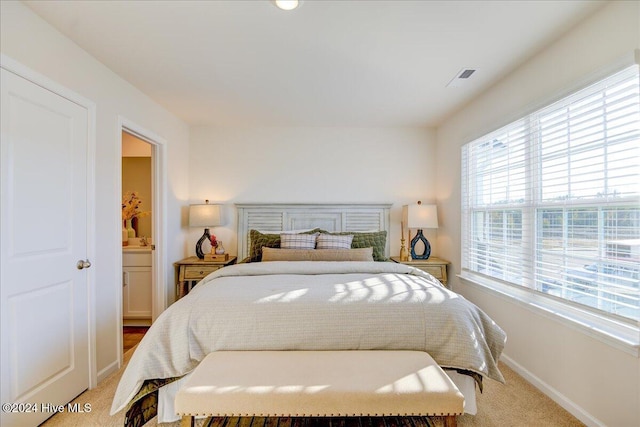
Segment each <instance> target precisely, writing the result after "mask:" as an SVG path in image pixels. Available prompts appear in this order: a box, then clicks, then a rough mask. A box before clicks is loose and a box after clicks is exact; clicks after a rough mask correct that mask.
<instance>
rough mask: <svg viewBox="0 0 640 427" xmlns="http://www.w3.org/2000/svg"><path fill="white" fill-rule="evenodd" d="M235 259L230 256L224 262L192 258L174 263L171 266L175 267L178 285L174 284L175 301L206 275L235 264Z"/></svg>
mask: <svg viewBox="0 0 640 427" xmlns="http://www.w3.org/2000/svg"><path fill="white" fill-rule="evenodd" d="M236 259H237V258H236V257H234V256H230V257H229V258H228V259H226V260H224V261H205V260H201V259H198V257H195V256H192V257H189V258H185V259H183V260H181V261H178V262H176V263H174V264H173V265H174V267H176V277H177V278H178V283H176V300H178V299H180V298H182V297H183V296H185V295H186V294H188V293H189V291H190V290H191V288H193V287H194V286H195V285H196V283H198V282H199V281H200V280H202V279H204V278H205V276H206V275H207V274H209V273H213V272H214V271H216V270H219V269H221V268H222V267H226V266H227V265H231V264H235V263H236Z"/></svg>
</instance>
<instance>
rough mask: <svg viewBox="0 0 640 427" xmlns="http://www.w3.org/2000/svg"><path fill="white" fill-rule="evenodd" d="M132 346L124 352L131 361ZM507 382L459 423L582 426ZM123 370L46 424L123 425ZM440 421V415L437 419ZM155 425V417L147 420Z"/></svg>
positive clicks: (524, 387)
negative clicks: (117, 401)
mask: <svg viewBox="0 0 640 427" xmlns="http://www.w3.org/2000/svg"><path fill="white" fill-rule="evenodd" d="M132 351H133V350H130V351H129V352H127V353H126V354H125V363H126V362H128V360H129V358H130V356H131V353H132ZM500 370H501V371H502V373H503V375H504V377H505V379H506V380H507V383H506V384H504V385H503V384H500V383H497V382H495V381H491V380H487V381H485V383H484V393H482V394H480V393H478V413H477V414H476V415H462V416H460V417H458V426H460V427H477V426H482V427H505V426H509V427H529V426H532V427H533V426H536V427H543V426H549V427H574V426H583V425H584V424H582V423H581V422H580V421H578V420H577V419H576V418H574V417H573V416H572V415H571V414H569V413H568V412H567V411H565V410H564V409H562V408H561V407H560V406H559V405H557V404H556V403H555V402H553V401H552V400H551V399H549V398H548V397H546V396H545V395H544V394H542V393H541V392H540V391H538V390H537V389H536V388H535V387H533V386H532V385H530V384H529V383H528V382H526V381H525V380H524V379H523V378H522V377H520V376H519V375H517V374H516V373H515V372H513V371H512V370H511V369H509V368H508V367H507V366H505V365H504V364H500ZM121 374H122V370H120V371H118V372H114V373H113V374H111V375H110V376H109V377H107V378H106V379H105V380H103V381H102V382H101V383H100V384H99V385H98V387H96V388H95V389H93V390H88V391H86V392H84V393H82V394H81V395H80V396H78V397H77V398H76V399H75V400H74V401H73V403H79V404H81V405H84V404H85V403H89V404H91V412H90V413H84V414H79V413H61V414H56V415H54V416H53V417H52V418H50V419H49V420H47V421H46V422H45V423H44V424H42V426H43V427H76V426H77V427H85V426H87V427H88V426H100V427H103V426H104V427H112V426H113V427H121V426H122V425H123V422H124V413H123V412H121V413H118V414H116V415H114V416H110V415H109V409H110V408H111V399H112V397H113V394H114V392H115V389H116V387H117V385H118V380H119V379H120V375H121ZM434 421H435V423H436V425H438V424H440V423H439V421H440V420H438V419H435V420H434ZM147 425H148V426H156V425H158V423H157V422H156V421H155V419H154V420H152V421H150V422H149V423H147ZM159 425H160V426H163V427H178V426H179V423H169V424H159Z"/></svg>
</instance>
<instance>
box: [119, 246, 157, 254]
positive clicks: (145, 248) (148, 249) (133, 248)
mask: <svg viewBox="0 0 640 427" xmlns="http://www.w3.org/2000/svg"><path fill="white" fill-rule="evenodd" d="M122 250H123V251H124V252H139V253H145V252H151V246H123V247H122Z"/></svg>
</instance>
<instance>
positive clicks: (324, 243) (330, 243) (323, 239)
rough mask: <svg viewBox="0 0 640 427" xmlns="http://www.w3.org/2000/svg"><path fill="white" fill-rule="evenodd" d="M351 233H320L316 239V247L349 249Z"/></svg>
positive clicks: (351, 238) (351, 239)
mask: <svg viewBox="0 0 640 427" xmlns="http://www.w3.org/2000/svg"><path fill="white" fill-rule="evenodd" d="M352 241H353V234H346V235H343V236H336V235H333V234H320V235H318V238H317V239H316V249H351V242H352Z"/></svg>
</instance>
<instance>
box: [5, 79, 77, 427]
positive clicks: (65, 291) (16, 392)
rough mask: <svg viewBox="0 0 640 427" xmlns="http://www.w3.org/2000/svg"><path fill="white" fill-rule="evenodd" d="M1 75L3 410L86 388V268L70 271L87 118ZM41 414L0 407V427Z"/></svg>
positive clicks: (27, 422) (68, 396) (58, 400)
mask: <svg viewBox="0 0 640 427" xmlns="http://www.w3.org/2000/svg"><path fill="white" fill-rule="evenodd" d="M1 73H2V74H1V84H0V94H1V97H0V98H1V108H0V110H1V123H0V129H1V132H2V137H1V151H0V170H1V174H2V175H1V176H2V179H1V182H2V183H1V186H2V188H1V190H2V191H1V203H0V217H1V221H0V223H1V224H0V230H1V233H0V236H1V237H0V240H1V244H0V270H1V273H0V274H1V282H0V283H1V285H0V290H1V296H0V305H1V310H0V311H1V312H2V313H1V314H0V316H1V328H2V329H1V330H2V338H1V347H2V350H1V352H2V353H1V356H2V357H1V360H2V362H1V363H2V403H3V404H4V403H17V402H27V403H37V404H38V405H41V404H49V405H65V404H66V403H67V402H69V401H71V400H72V399H73V398H74V397H76V396H77V395H78V394H80V393H81V392H82V391H84V390H85V389H87V388H88V386H89V331H88V324H89V322H88V289H87V271H86V270H85V269H82V270H79V269H77V268H76V264H77V262H78V261H79V260H85V259H86V256H87V218H88V209H87V163H88V159H87V151H88V117H89V115H88V111H87V109H86V108H84V107H81V106H79V105H77V104H76V103H74V102H71V101H69V100H68V99H66V98H63V97H62V96H59V95H57V94H55V93H53V92H51V91H49V90H47V89H45V88H43V87H41V86H38V85H36V84H34V83H32V82H30V81H29V80H27V79H24V78H22V77H20V76H18V75H16V74H14V73H12V72H9V71H7V70H5V69H2V70H1ZM4 408H5V407H4V406H3V409H4ZM25 409H26V408H25ZM31 409H33V408H31ZM37 409H38V411H37V412H33V411H32V412H29V413H27V412H24V411H23V412H21V413H12V412H6V411H4V410H3V412H2V418H1V422H0V424H2V426H35V425H38V424H39V423H40V422H42V421H43V420H44V419H46V418H48V417H49V416H51V415H53V413H52V412H47V409H49V410H52V407H51V406H47V407H42V406H37ZM65 409H66V407H65Z"/></svg>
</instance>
